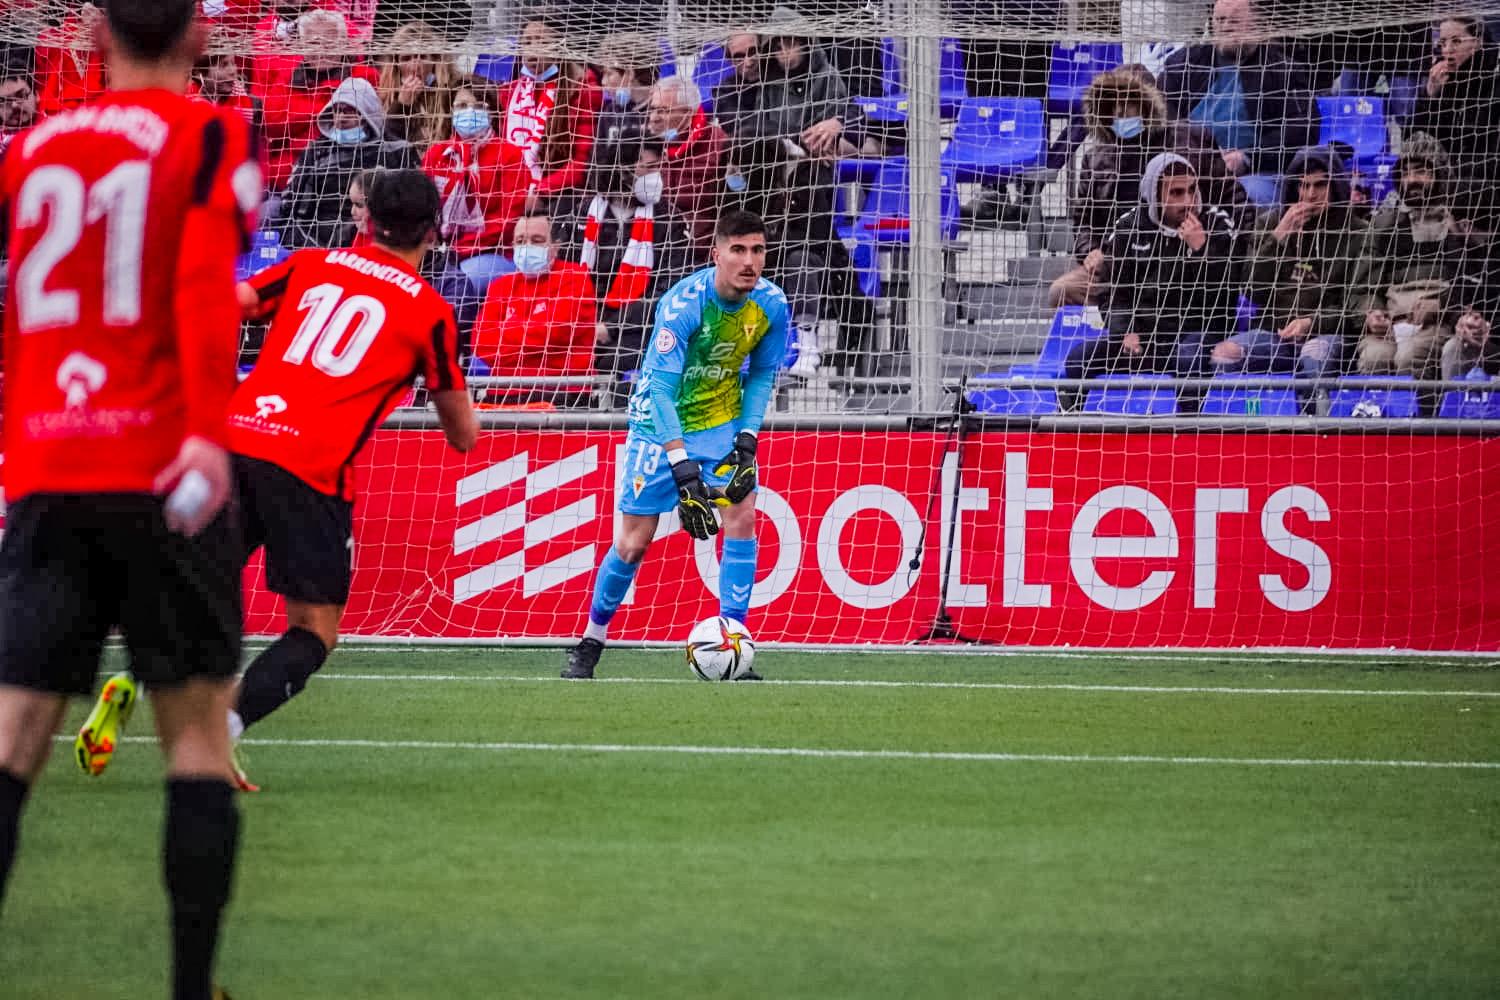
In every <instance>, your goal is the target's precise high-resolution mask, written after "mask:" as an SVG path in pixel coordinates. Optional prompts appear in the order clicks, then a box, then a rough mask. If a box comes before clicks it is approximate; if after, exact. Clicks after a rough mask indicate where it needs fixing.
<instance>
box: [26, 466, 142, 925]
mask: <svg viewBox="0 0 1500 1000" xmlns="http://www.w3.org/2000/svg"><path fill="white" fill-rule="evenodd" d="M108 527H109V526H108V525H107V524H103V525H101V523H100V519H99V518H98V517H97V516H96V512H95V511H94V510H93V509H92V508H90V507H89V505H88V504H86V503H80V502H79V498H75V497H59V496H42V495H33V496H29V497H25V498H23V499H21V500H18V501H17V502H15V503H13V504H11V505H10V508H9V510H8V511H7V512H6V525H5V528H6V530H5V537H4V540H3V542H0V901H3V899H4V891H5V883H6V881H7V878H8V875H9V872H10V868H11V865H12V864H13V863H14V860H15V853H16V849H17V843H18V838H19V829H20V819H21V811H22V809H23V807H24V806H25V803H26V798H27V793H28V791H29V790H30V788H31V785H32V783H33V782H34V781H35V780H36V777H37V775H38V774H40V773H41V769H42V766H43V765H44V764H45V763H46V761H47V755H48V754H49V753H50V752H51V748H52V737H53V735H54V734H55V733H56V732H57V727H58V725H59V723H60V722H61V720H62V715H63V710H64V708H65V705H66V698H67V697H68V696H69V695H87V694H88V693H89V691H90V690H91V689H92V687H93V683H94V674H95V673H96V672H97V671H98V669H99V655H100V651H101V650H102V648H103V645H104V636H105V634H106V633H107V631H108V629H109V627H110V624H111V623H112V622H113V621H114V619H115V617H116V615H117V612H118V606H117V603H116V598H115V594H116V593H117V592H118V588H117V587H115V586H112V585H111V580H110V579H108V577H110V576H112V575H114V574H112V573H111V570H112V567H111V566H110V565H109V560H108V558H107V556H104V557H101V556H100V554H99V552H98V547H97V545H96V544H95V543H96V539H95V537H94V534H95V533H96V532H98V531H101V530H107V529H108Z"/></svg>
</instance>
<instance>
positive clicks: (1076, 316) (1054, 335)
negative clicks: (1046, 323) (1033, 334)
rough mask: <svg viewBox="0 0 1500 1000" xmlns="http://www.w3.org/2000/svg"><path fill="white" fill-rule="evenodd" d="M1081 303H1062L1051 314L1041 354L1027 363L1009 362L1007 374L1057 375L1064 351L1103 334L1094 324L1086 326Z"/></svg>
mask: <svg viewBox="0 0 1500 1000" xmlns="http://www.w3.org/2000/svg"><path fill="white" fill-rule="evenodd" d="M1084 313H1085V307H1084V306H1063V307H1062V308H1060V309H1058V310H1057V312H1055V313H1053V315H1052V329H1050V330H1049V331H1047V340H1046V342H1045V343H1044V344H1042V353H1041V356H1040V357H1038V358H1037V359H1036V361H1035V362H1033V363H1031V364H1029V365H1013V366H1012V367H1011V369H1010V374H1011V375H1014V376H1031V377H1033V378H1061V377H1062V374H1063V363H1064V362H1066V361H1067V359H1068V354H1069V352H1071V351H1072V350H1073V348H1075V347H1077V346H1078V345H1079V344H1082V343H1084V342H1085V341H1089V340H1093V339H1094V338H1095V337H1102V336H1104V331H1103V330H1102V329H1100V328H1099V327H1097V326H1090V325H1089V323H1088V320H1087V319H1086V318H1085V316H1084Z"/></svg>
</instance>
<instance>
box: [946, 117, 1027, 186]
mask: <svg viewBox="0 0 1500 1000" xmlns="http://www.w3.org/2000/svg"><path fill="white" fill-rule="evenodd" d="M1046 160H1047V119H1046V115H1045V114H1044V113H1043V111H1042V102H1041V101H1039V100H1036V99H1035V98H1029V97H1028V98H1016V97H992V98H991V97H985V98H980V97H971V98H969V99H968V100H966V101H964V102H963V106H962V107H960V108H959V111H958V122H957V123H956V124H955V125H954V128H953V140H952V141H951V142H950V143H949V144H948V148H947V149H945V150H943V160H942V163H943V166H944V167H946V168H947V169H949V170H951V171H953V173H954V175H955V177H956V178H957V179H958V180H960V181H995V180H1005V179H1007V178H1010V177H1014V176H1016V175H1018V174H1022V173H1025V172H1026V171H1028V170H1033V169H1036V168H1038V167H1041V166H1043V165H1045V163H1046Z"/></svg>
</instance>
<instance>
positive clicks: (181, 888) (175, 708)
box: [151, 678, 240, 997]
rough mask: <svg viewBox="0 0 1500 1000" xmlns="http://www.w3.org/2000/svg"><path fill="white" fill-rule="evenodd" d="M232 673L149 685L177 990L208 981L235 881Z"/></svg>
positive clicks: (199, 992)
mask: <svg viewBox="0 0 1500 1000" xmlns="http://www.w3.org/2000/svg"><path fill="white" fill-rule="evenodd" d="M233 686H234V685H233V681H232V679H230V678H223V679H217V678H193V679H191V680H188V681H186V682H185V683H182V684H180V685H178V686H175V687H170V688H155V689H153V690H152V694H151V699H152V708H153V709H154V715H155V717H156V728H157V735H158V737H159V738H160V740H161V745H162V752H163V754H164V755H165V757H166V761H167V817H166V824H165V827H164V830H163V840H162V869H163V874H164V876H165V880H166V885H167V894H168V896H169V898H170V901H171V920H172V968H173V996H174V997H207V996H210V995H211V991H212V989H213V966H214V955H215V953H216V952H217V950H218V943H219V928H220V925H221V923H222V921H223V914H224V907H225V906H226V905H227V904H228V902H229V894H230V889H231V886H232V884H233V881H234V866H235V856H236V854H237V852H238V849H239V832H240V818H239V809H238V807H237V806H236V805H235V801H234V795H235V791H234V785H233V784H232V781H233V764H232V762H231V755H230V744H229V727H228V724H227V721H226V718H227V714H228V709H229V704H230V701H231V699H232V697H233Z"/></svg>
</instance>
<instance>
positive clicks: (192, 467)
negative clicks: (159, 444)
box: [152, 437, 229, 536]
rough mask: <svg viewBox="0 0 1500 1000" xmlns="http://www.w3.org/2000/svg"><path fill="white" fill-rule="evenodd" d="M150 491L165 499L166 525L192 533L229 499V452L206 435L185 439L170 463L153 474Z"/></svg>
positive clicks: (177, 530) (185, 532)
mask: <svg viewBox="0 0 1500 1000" xmlns="http://www.w3.org/2000/svg"><path fill="white" fill-rule="evenodd" d="M152 492H153V493H155V494H156V495H157V496H159V497H166V498H167V502H166V505H165V508H164V513H165V515H166V518H167V527H168V528H170V529H172V530H173V531H175V532H177V533H178V534H182V535H189V536H192V535H196V534H197V533H198V532H200V531H202V530H203V529H204V528H206V527H207V526H208V523H209V522H210V521H212V520H213V519H214V518H215V517H217V516H218V513H219V511H221V510H223V509H224V504H225V503H227V502H228V501H229V452H227V451H225V450H224V449H223V448H220V447H219V446H218V445H216V444H214V443H213V442H212V441H210V440H208V439H207V438H201V437H190V438H188V439H187V440H185V441H183V442H182V448H181V449H180V450H179V451H178V452H177V457H176V458H175V459H173V460H172V464H171V465H169V466H167V467H166V468H165V469H163V470H162V471H161V475H159V476H157V477H156V483H155V484H154V485H153V486H152Z"/></svg>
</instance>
